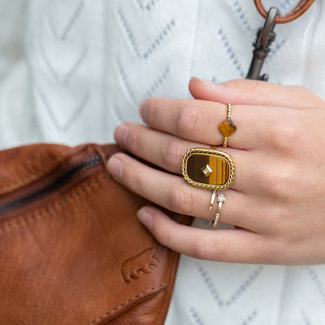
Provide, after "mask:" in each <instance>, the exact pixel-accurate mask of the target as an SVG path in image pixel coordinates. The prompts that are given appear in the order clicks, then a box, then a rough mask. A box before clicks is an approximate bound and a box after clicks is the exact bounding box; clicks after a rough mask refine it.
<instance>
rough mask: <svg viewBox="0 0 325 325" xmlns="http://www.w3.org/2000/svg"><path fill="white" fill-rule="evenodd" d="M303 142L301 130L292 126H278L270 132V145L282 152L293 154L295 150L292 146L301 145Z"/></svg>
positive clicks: (282, 124) (283, 124)
mask: <svg viewBox="0 0 325 325" xmlns="http://www.w3.org/2000/svg"><path fill="white" fill-rule="evenodd" d="M302 140H303V137H302V132H301V129H300V130H299V128H297V127H294V126H293V125H292V124H285V123H281V124H277V125H276V126H274V127H272V129H271V131H270V136H269V144H270V145H271V146H272V147H273V148H275V149H277V150H280V151H286V152H291V151H292V149H293V146H292V144H293V143H295V144H300V143H302Z"/></svg>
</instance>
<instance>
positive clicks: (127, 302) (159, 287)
mask: <svg viewBox="0 0 325 325" xmlns="http://www.w3.org/2000/svg"><path fill="white" fill-rule="evenodd" d="M167 285H168V282H164V283H162V284H160V285H159V286H158V287H154V288H151V289H148V290H146V291H143V292H141V293H138V294H137V295H135V296H133V297H131V298H129V299H127V300H125V301H124V302H122V303H121V304H119V305H117V306H116V307H114V308H112V309H111V310H109V311H108V312H106V313H105V314H102V315H100V316H98V317H97V318H95V319H94V320H92V321H91V322H90V323H88V325H96V324H98V322H100V321H102V320H103V319H104V318H105V317H108V316H109V315H111V314H112V313H114V312H116V311H117V310H118V309H121V308H122V307H124V306H126V305H127V304H129V303H131V302H133V301H134V300H136V299H138V298H141V297H143V296H145V295H147V294H150V293H154V292H157V291H159V290H161V289H163V288H164V287H166V286H167Z"/></svg>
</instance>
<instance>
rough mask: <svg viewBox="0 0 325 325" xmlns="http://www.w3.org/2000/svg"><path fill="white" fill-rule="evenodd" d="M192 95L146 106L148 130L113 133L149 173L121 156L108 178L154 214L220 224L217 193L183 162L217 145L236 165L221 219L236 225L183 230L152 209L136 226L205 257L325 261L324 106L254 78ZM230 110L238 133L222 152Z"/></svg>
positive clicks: (303, 92) (127, 126) (204, 84)
mask: <svg viewBox="0 0 325 325" xmlns="http://www.w3.org/2000/svg"><path fill="white" fill-rule="evenodd" d="M189 89H190V91H191V93H192V95H193V97H194V99H171V98H149V99H147V100H146V101H145V102H144V103H143V104H142V105H141V107H140V114H141V116H142V119H143V121H144V122H145V124H146V126H144V125H140V124H136V123H131V122H127V123H124V124H122V125H120V126H119V127H118V128H117V129H116V131H115V139H116V141H117V143H118V144H119V145H120V146H121V147H122V148H123V149H125V150H126V151H127V152H130V153H131V154H132V155H135V156H137V157H139V158H141V159H142V160H144V161H147V162H149V163H151V164H153V165H150V167H149V166H147V165H146V164H144V163H142V162H139V161H138V160H136V159H134V158H132V157H131V156H129V155H127V154H124V153H118V154H115V155H114V156H112V157H111V158H110V160H109V161H108V165H107V166H108V170H109V172H110V174H111V175H112V176H113V177H114V179H116V180H117V181H118V182H120V183H121V184H123V185H124V186H125V187H127V188H128V189H130V190H131V191H133V192H135V193H137V194H138V195H140V196H143V197H145V198H147V199H148V200H149V201H151V202H153V203H155V204H156V205H158V206H161V207H164V208H166V209H168V210H170V211H174V212H177V213H180V214H186V215H190V216H193V217H197V218H202V219H209V220H214V218H215V214H216V204H215V205H214V209H213V210H212V211H211V212H210V211H209V204H210V198H211V190H204V189H199V188H196V187H193V186H190V185H189V184H187V183H186V182H185V180H184V179H183V177H182V176H181V164H182V158H183V155H184V154H185V153H186V152H187V150H189V149H191V148H194V147H201V148H211V145H217V146H218V147H217V150H221V151H225V152H227V153H229V154H231V155H232V157H233V158H234V161H235V163H236V179H235V181H234V183H233V185H232V186H231V188H229V189H227V190H226V191H224V194H225V196H226V202H225V204H224V205H223V207H222V211H221V216H220V219H219V220H220V221H221V222H224V223H227V224H231V225H234V226H235V227H234V229H197V228H194V227H188V226H184V225H180V224H177V223H176V222H175V221H174V220H172V219H171V218H169V217H168V216H167V215H166V214H165V213H163V212H162V211H161V210H159V209H158V208H157V207H153V206H146V207H143V208H142V209H140V210H139V212H138V218H139V220H140V221H141V222H142V223H143V224H144V225H145V226H146V227H147V228H148V230H149V231H150V232H151V233H152V234H153V236H154V237H155V238H156V239H157V240H158V241H159V242H160V243H161V244H163V245H165V246H167V247H169V248H171V249H173V250H175V251H177V252H180V253H183V254H186V255H189V256H192V257H195V258H199V259H208V260H216V261H225V262H237V263H241V262H242V263H263V264H317V263H324V262H325V183H324V182H323V181H322V180H323V179H325V127H324V125H325V101H323V100H322V99H321V98H319V97H317V96H316V95H314V94H313V93H312V92H310V91H309V90H307V89H305V88H303V87H300V86H280V85H275V84H271V83H266V82H261V81H250V80H233V81H229V82H225V83H223V84H214V83H212V82H210V81H205V80H200V79H197V78H193V79H192V80H191V81H190V84H189ZM227 102H231V103H232V121H233V122H234V123H235V124H236V125H237V131H236V133H234V134H233V135H232V136H231V137H230V138H229V141H228V147H227V148H222V147H220V146H221V144H222V142H223V136H222V134H221V133H220V132H219V131H218V129H217V126H218V124H219V123H220V122H222V121H223V120H225V117H226V107H225V104H226V103H227ZM154 166H158V167H159V168H157V169H156V168H155V167H154Z"/></svg>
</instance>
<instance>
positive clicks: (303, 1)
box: [254, 0, 315, 24]
mask: <svg viewBox="0 0 325 325" xmlns="http://www.w3.org/2000/svg"><path fill="white" fill-rule="evenodd" d="M314 1H315V0H300V1H299V3H298V5H297V6H296V8H295V9H294V10H293V11H292V12H290V13H289V14H287V15H285V16H278V17H276V18H275V23H276V24H285V23H289V22H290V21H293V20H295V19H297V18H298V17H300V16H301V15H302V14H303V13H304V12H305V11H306V10H307V9H308V8H309V7H310V6H311V5H312V4H313V2H314ZM254 2H255V5H256V8H257V10H258V12H259V13H260V14H261V15H262V16H263V17H264V18H266V17H267V11H266V10H265V8H264V6H263V4H262V0H254Z"/></svg>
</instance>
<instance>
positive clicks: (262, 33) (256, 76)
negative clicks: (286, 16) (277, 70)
mask: <svg viewBox="0 0 325 325" xmlns="http://www.w3.org/2000/svg"><path fill="white" fill-rule="evenodd" d="M278 14H279V10H278V9H277V8H274V7H272V8H270V10H269V12H268V15H267V17H266V19H265V23H264V26H263V27H262V28H260V29H259V30H258V31H257V34H256V41H255V43H253V46H254V50H253V58H252V62H251V64H250V67H249V70H248V73H247V76H246V79H252V80H263V81H267V80H268V79H269V76H268V75H267V74H263V75H261V70H262V67H263V63H264V61H265V59H266V57H267V55H268V54H269V52H270V51H271V49H270V45H271V44H272V42H273V41H274V40H275V37H276V35H275V32H274V31H273V29H274V21H275V18H276V17H277V16H278Z"/></svg>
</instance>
